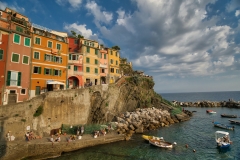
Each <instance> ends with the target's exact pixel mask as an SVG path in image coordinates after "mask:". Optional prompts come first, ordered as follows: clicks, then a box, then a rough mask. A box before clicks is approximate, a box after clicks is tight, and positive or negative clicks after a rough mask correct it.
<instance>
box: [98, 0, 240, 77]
mask: <svg viewBox="0 0 240 160" xmlns="http://www.w3.org/2000/svg"><path fill="white" fill-rule="evenodd" d="M133 1H134V2H135V4H136V6H137V10H136V11H135V12H133V13H132V14H126V12H125V11H124V10H123V9H119V10H117V12H116V13H117V17H118V18H117V19H116V23H115V25H114V26H112V27H107V26H105V25H102V26H101V27H99V29H100V31H101V33H102V34H103V35H104V36H105V38H107V39H109V40H111V41H112V42H113V43H114V44H118V45H119V46H120V48H123V49H124V50H123V51H122V56H123V57H127V58H128V59H130V60H131V61H133V64H134V66H135V67H137V68H139V69H142V70H145V71H146V72H148V73H152V74H161V75H163V76H171V75H178V76H180V77H190V76H206V75H213V74H219V73H224V72H225V71H226V70H227V68H228V67H229V68H234V65H235V66H236V65H237V63H236V62H237V61H236V55H233V54H234V53H236V51H234V49H233V48H235V47H236V44H234V43H231V42H230V40H229V37H230V36H232V35H234V33H235V32H234V31H233V30H232V28H231V27H229V26H227V25H225V26H217V25H216V22H217V21H218V20H219V19H218V17H213V18H211V19H208V20H207V19H206V18H207V14H206V6H207V5H208V4H209V3H214V2H215V0H211V1H209V0H201V1H192V0H185V1H175V0H161V1H159V0H150V1H142V0H133ZM238 52H239V51H238ZM229 54H230V55H232V56H229ZM224 58H225V60H224ZM226 67H227V68H226Z"/></svg>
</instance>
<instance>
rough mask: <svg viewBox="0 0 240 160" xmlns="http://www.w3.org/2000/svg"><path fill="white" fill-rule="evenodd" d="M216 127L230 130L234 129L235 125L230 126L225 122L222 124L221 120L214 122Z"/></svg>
mask: <svg viewBox="0 0 240 160" xmlns="http://www.w3.org/2000/svg"><path fill="white" fill-rule="evenodd" d="M214 126H215V127H219V128H223V129H228V130H234V126H229V125H225V124H221V123H219V122H214Z"/></svg>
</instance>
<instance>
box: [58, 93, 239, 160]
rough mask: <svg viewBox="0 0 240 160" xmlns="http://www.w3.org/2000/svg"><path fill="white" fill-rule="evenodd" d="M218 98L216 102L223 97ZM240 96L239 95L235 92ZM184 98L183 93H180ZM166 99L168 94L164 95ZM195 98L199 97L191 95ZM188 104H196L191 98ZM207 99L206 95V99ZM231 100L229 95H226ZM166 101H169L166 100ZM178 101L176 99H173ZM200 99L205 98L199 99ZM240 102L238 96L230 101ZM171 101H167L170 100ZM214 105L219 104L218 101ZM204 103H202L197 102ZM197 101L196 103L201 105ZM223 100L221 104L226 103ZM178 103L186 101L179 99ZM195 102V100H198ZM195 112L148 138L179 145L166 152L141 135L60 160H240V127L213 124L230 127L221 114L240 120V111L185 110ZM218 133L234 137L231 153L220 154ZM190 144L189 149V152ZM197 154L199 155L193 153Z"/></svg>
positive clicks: (73, 154)
mask: <svg viewBox="0 0 240 160" xmlns="http://www.w3.org/2000/svg"><path fill="white" fill-rule="evenodd" d="M217 93H218V94H217V95H215V96H216V99H217V97H218V95H219V92H217ZM235 93H238V92H235ZM239 93H240V92H239ZM178 94H180V93H178ZM161 95H162V96H163V97H164V94H161ZM190 95H192V96H193V97H195V96H196V95H193V94H190ZM190 95H189V96H188V98H189V100H188V101H193V100H192V99H191V96H190ZM204 96H206V95H204ZM226 97H227V95H226ZM164 98H165V97H164ZM173 98H175V97H173ZM199 98H202V97H201V96H199ZM228 98H233V99H234V100H237V96H236V97H235V96H233V95H231V97H230V96H228V97H227V98H226V100H227V99H228ZM166 99H167V98H166ZM216 99H215V100H214V99H213V100H212V101H217V100H216ZM169 100H172V99H169ZM197 100H202V99H197ZM197 100H196V101H197ZM224 100H225V99H222V100H221V101H224ZM238 100H239V99H238ZM178 101H185V100H181V99H179V100H178ZM194 101H195V100H194ZM185 109H187V110H190V111H196V112H193V113H194V115H193V117H192V118H191V119H190V120H189V121H186V122H182V123H176V124H173V125H171V126H169V127H163V128H159V129H158V130H154V131H149V132H146V133H144V134H147V135H154V136H160V137H164V139H165V140H166V141H169V142H176V143H177V145H175V146H174V148H173V149H163V148H158V147H155V146H152V145H150V144H149V143H148V142H147V141H145V140H143V139H142V138H141V134H135V135H134V136H133V137H132V139H131V140H129V141H120V142H116V143H111V144H105V145H99V146H94V147H89V148H85V149H80V150H78V151H74V152H68V153H63V154H62V156H61V157H58V158H55V159H57V160H87V159H89V160H125V159H126V160H133V159H134V160H135V159H136V160H165V159H166V160H220V159H221V160H222V159H223V160H240V150H239V148H240V125H234V126H235V130H234V131H232V130H224V129H221V128H216V127H214V126H213V123H212V122H213V121H217V122H221V123H223V124H227V125H233V124H230V123H229V121H228V118H221V116H220V114H237V115H238V118H235V120H240V118H239V116H240V110H239V109H229V108H222V107H219V108H211V109H212V110H214V111H216V112H217V113H215V114H208V113H206V109H208V108H204V107H203V108H196V107H188V108H185ZM218 130H222V131H227V132H229V133H230V138H231V140H232V141H233V143H232V145H231V147H230V149H228V150H220V149H218V148H217V145H216V142H215V132H216V131H218ZM186 144H188V148H186ZM193 150H196V152H193Z"/></svg>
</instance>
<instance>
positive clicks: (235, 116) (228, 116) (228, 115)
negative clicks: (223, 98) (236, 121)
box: [221, 114, 237, 118]
mask: <svg viewBox="0 0 240 160" xmlns="http://www.w3.org/2000/svg"><path fill="white" fill-rule="evenodd" d="M221 117H226V118H237V115H232V114H221Z"/></svg>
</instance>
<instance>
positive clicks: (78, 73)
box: [68, 71, 83, 76]
mask: <svg viewBox="0 0 240 160" xmlns="http://www.w3.org/2000/svg"><path fill="white" fill-rule="evenodd" d="M68 75H69V76H82V75H83V72H80V71H73V72H70V73H68Z"/></svg>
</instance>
